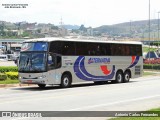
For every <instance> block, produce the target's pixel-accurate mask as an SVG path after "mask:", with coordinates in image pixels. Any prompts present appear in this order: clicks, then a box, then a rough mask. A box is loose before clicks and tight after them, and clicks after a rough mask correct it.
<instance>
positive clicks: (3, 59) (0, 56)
mask: <svg viewBox="0 0 160 120" xmlns="http://www.w3.org/2000/svg"><path fill="white" fill-rule="evenodd" d="M0 61H8V56H7V55H0Z"/></svg>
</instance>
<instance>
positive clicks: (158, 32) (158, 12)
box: [158, 11, 160, 54]
mask: <svg viewBox="0 0 160 120" xmlns="http://www.w3.org/2000/svg"><path fill="white" fill-rule="evenodd" d="M159 13H160V11H159V12H158V54H159Z"/></svg>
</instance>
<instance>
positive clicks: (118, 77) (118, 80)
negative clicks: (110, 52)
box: [116, 71, 123, 83]
mask: <svg viewBox="0 0 160 120" xmlns="http://www.w3.org/2000/svg"><path fill="white" fill-rule="evenodd" d="M122 82H123V73H122V72H121V71H118V72H117V74H116V83H122Z"/></svg>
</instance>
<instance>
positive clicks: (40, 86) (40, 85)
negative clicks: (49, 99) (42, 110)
mask: <svg viewBox="0 0 160 120" xmlns="http://www.w3.org/2000/svg"><path fill="white" fill-rule="evenodd" d="M38 86H39V88H45V87H46V84H38Z"/></svg>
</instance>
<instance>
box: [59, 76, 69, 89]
mask: <svg viewBox="0 0 160 120" xmlns="http://www.w3.org/2000/svg"><path fill="white" fill-rule="evenodd" d="M71 82H72V80H71V77H70V76H69V75H68V74H65V75H63V76H62V79H61V87H62V88H68V87H70V86H71Z"/></svg>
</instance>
